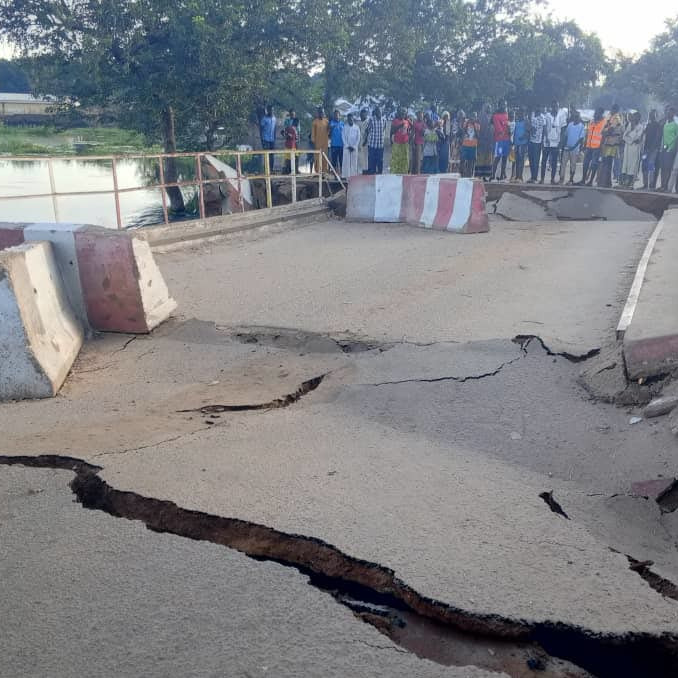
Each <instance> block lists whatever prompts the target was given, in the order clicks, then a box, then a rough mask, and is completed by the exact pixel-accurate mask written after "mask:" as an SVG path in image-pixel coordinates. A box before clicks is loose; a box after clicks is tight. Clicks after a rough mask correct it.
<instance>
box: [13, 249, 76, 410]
mask: <svg viewBox="0 0 678 678" xmlns="http://www.w3.org/2000/svg"><path fill="white" fill-rule="evenodd" d="M82 341H83V328H82V325H81V324H80V323H79V322H78V320H77V319H76V317H75V316H74V314H73V311H72V309H71V307H70V305H69V303H68V299H67V298H66V293H65V291H64V288H63V286H62V281H61V275H60V273H59V270H58V267H57V264H56V260H55V258H54V256H53V253H52V247H51V245H50V243H47V242H37V243H25V244H23V245H17V246H16V247H12V248H9V249H6V250H3V251H1V252H0V400H9V399H16V400H18V399H22V398H49V397H51V396H53V395H56V393H57V392H58V390H59V388H60V387H61V384H62V383H63V382H64V379H65V378H66V375H67V374H68V372H69V370H70V369H71V365H72V364H73V361H74V360H75V358H76V356H77V355H78V351H79V350H80V347H81V346H82Z"/></svg>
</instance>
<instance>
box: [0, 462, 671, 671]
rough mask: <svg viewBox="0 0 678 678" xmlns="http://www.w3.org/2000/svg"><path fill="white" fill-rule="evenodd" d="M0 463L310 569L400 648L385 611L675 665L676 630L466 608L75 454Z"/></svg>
mask: <svg viewBox="0 0 678 678" xmlns="http://www.w3.org/2000/svg"><path fill="white" fill-rule="evenodd" d="M0 464H4V465H13V464H21V465H24V466H29V467H37V468H56V469H68V470H71V471H73V472H74V473H75V477H74V479H73V480H72V481H71V484H70V485H71V489H72V490H73V492H74V494H75V495H76V497H77V499H78V501H79V502H80V503H81V504H82V505H83V506H84V507H85V508H89V509H95V510H101V511H104V512H106V513H108V514H110V515H112V516H116V517H121V518H126V519H129V520H139V521H141V522H143V523H144V524H145V525H146V526H147V527H148V528H149V529H151V530H153V531H157V532H168V533H171V534H175V535H178V536H182V537H186V538H189V539H195V540H201V541H209V542H212V543H216V544H221V545H223V546H227V547H230V548H233V549H236V550H238V551H240V552H242V553H244V554H246V555H248V556H250V557H252V558H256V559H260V560H272V561H275V562H278V563H281V564H284V565H287V566H292V567H295V568H296V569H298V570H299V571H300V572H302V573H304V574H307V575H308V576H309V583H311V584H312V585H314V586H317V587H319V588H321V589H323V590H326V591H330V592H331V593H332V594H333V595H334V597H335V599H337V600H338V601H339V602H341V603H343V604H347V605H348V606H349V607H352V606H353V607H355V606H356V605H357V606H359V607H362V608H366V609H359V610H355V609H354V612H355V613H356V614H358V616H359V617H360V618H361V619H363V620H364V621H367V622H369V623H371V624H372V625H373V626H374V627H375V628H377V629H378V630H379V631H381V632H382V633H385V634H386V635H387V636H389V637H391V638H393V639H394V640H395V641H396V642H399V643H400V644H401V645H402V646H403V647H408V642H407V638H406V637H404V634H399V632H398V630H399V629H401V628H402V626H401V625H400V624H399V623H398V622H397V618H398V615H397V613H396V614H395V615H394V614H393V613H392V610H394V611H398V610H400V611H402V613H403V614H404V615H409V616H408V617H406V619H407V621H405V624H406V625H407V624H416V623H421V624H426V623H431V622H434V623H437V624H439V625H441V626H443V627H446V628H448V629H450V630H451V632H452V633H454V634H456V635H457V637H462V638H463V636H464V634H466V635H467V636H469V637H473V638H474V640H475V639H477V638H488V639H492V640H494V641H498V642H500V643H501V644H506V643H508V644H512V645H513V649H514V650H515V651H519V652H528V653H530V654H531V655H534V657H532V658H531V661H533V662H539V661H542V660H541V659H540V658H539V656H540V655H541V656H546V657H547V656H548V655H551V656H552V657H558V658H561V659H565V660H567V661H569V662H572V663H573V664H576V665H577V666H579V667H581V668H583V669H585V670H587V671H589V672H590V673H592V674H593V675H595V676H599V677H600V678H626V677H628V678H632V677H633V678H637V676H639V675H652V676H656V677H657V678H662V677H664V676H666V677H667V678H669V677H670V676H675V675H677V674H678V636H677V635H675V634H662V635H661V636H658V635H652V634H649V633H627V634H624V635H601V634H594V633H591V632H588V631H586V630H585V629H582V628H578V627H574V626H571V625H567V624H563V623H560V622H526V621H523V620H511V619H505V618H502V617H499V616H496V615H489V614H478V613H472V612H468V611H464V610H461V609H459V608H455V607H453V606H451V605H447V604H444V603H441V602H439V601H436V600H433V599H430V598H426V597H425V596H422V595H420V594H419V593H417V592H416V591H414V590H413V589H412V588H411V587H409V586H408V585H407V584H405V583H404V582H403V581H402V580H400V579H399V578H397V577H396V576H395V573H394V572H393V571H392V570H390V569H388V568H386V567H383V566H381V565H378V564H376V563H371V562H368V561H364V560H360V559H357V558H354V557H352V556H349V555H346V554H344V553H342V552H341V551H339V550H338V549H337V548H336V547H334V546H332V545H331V544H328V543H326V542H323V541H322V540H320V539H316V538H313V537H306V536H301V535H291V534H286V533H283V532H279V531H278V530H275V529H273V528H269V527H266V526H264V525H259V524H256V523H251V522H247V521H243V520H239V519H236V518H224V517H221V516H216V515H210V514H207V513H203V512H200V511H192V510H188V509H183V508H181V507H179V506H177V505H176V504H174V503H173V502H170V501H166V500H160V499H154V498H149V497H144V496H142V495H139V494H136V493H134V492H126V491H121V490H116V489H115V488H113V487H111V486H110V485H108V484H107V483H106V482H105V481H104V480H103V479H101V478H100V477H99V476H98V473H99V471H101V470H102V469H101V467H98V466H94V465H92V464H88V463H86V462H84V461H81V460H78V459H76V458H73V457H62V456H57V455H43V456H36V457H8V456H0ZM356 601H357V602H356ZM375 606H377V607H376V608H375ZM378 606H381V607H382V608H383V609H382V610H381V612H383V613H380V611H379V609H378ZM434 645H435V644H434ZM526 648H527V649H526ZM412 651H415V652H416V653H417V654H418V655H420V656H422V657H426V658H429V659H431V660H433V661H438V662H439V663H452V662H442V661H441V659H440V656H439V655H438V652H437V648H436V647H426V643H424V645H423V646H422V644H421V643H419V644H418V645H417V646H416V647H412ZM480 655H482V653H480ZM535 657H536V658H535ZM474 665H480V666H482V663H480V664H476V662H474ZM511 675H515V674H513V673H512V674H511ZM544 675H545V676H548V675H556V674H553V673H551V674H549V673H545V674H544Z"/></svg>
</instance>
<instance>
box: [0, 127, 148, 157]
mask: <svg viewBox="0 0 678 678" xmlns="http://www.w3.org/2000/svg"><path fill="white" fill-rule="evenodd" d="M158 150H160V148H159V146H153V145H150V144H149V143H148V141H147V140H146V138H145V137H144V135H143V134H140V133H139V132H135V131H133V130H127V129H121V128H119V127H76V128H71V129H65V130H58V129H56V128H54V127H48V126H26V127H13V126H7V125H2V124H0V155H63V156H71V155H109V154H118V153H150V152H154V151H158Z"/></svg>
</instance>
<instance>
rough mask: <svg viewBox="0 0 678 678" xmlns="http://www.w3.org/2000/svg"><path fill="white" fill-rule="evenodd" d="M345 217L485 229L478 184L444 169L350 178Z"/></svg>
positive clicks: (486, 222)
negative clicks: (428, 173)
mask: <svg viewBox="0 0 678 678" xmlns="http://www.w3.org/2000/svg"><path fill="white" fill-rule="evenodd" d="M346 218H347V219H353V220H355V221H377V222H387V223H397V222H404V223H408V224H413V225H414V226H423V227H424V228H431V229H435V230H440V231H451V232H453V233H485V232H487V231H489V230H490V224H489V220H488V217H487V211H486V209H485V187H484V186H483V183H482V182H481V181H477V180H474V179H456V178H452V177H450V176H447V175H444V174H440V175H431V176H403V175H400V174H377V175H363V176H354V177H351V178H350V179H349V184H348V195H347V200H346Z"/></svg>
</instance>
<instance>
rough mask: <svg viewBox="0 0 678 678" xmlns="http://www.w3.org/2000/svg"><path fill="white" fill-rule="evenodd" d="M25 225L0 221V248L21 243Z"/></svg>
mask: <svg viewBox="0 0 678 678" xmlns="http://www.w3.org/2000/svg"><path fill="white" fill-rule="evenodd" d="M25 225H26V224H7V223H0V250H4V249H6V248H7V247H15V246H16V245H21V243H23V241H24V226H25Z"/></svg>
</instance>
